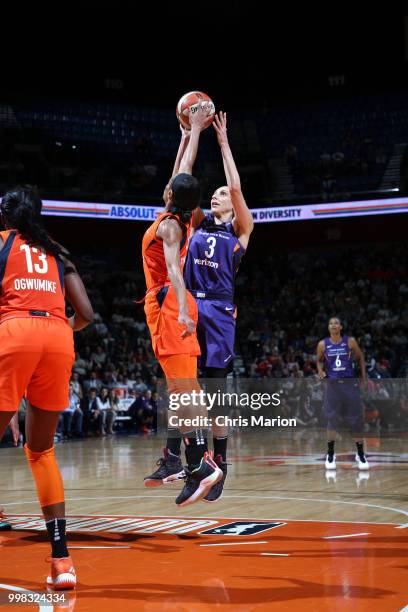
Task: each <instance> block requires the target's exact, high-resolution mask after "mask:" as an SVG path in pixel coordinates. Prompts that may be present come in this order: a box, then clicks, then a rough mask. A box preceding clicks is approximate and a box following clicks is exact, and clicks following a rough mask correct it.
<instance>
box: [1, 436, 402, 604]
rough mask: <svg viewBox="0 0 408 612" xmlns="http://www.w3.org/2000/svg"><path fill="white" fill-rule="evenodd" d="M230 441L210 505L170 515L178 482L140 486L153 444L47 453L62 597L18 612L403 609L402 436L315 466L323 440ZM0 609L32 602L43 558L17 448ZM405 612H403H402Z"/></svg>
mask: <svg viewBox="0 0 408 612" xmlns="http://www.w3.org/2000/svg"><path fill="white" fill-rule="evenodd" d="M277 433H278V432H274V435H272V434H270V433H266V432H265V434H258V435H257V436H256V437H254V436H252V437H251V434H239V433H238V432H235V433H234V434H233V436H232V439H231V441H230V448H229V460H230V462H231V466H230V468H229V475H228V478H227V483H226V487H225V493H224V496H223V498H222V499H221V500H220V501H219V502H218V503H216V504H206V503H203V502H199V503H197V504H195V505H192V506H190V507H187V508H182V509H179V508H177V506H176V505H175V503H174V499H175V497H176V495H177V492H178V489H179V487H180V486H181V485H180V484H176V485H167V486H163V487H159V488H157V489H153V490H152V489H145V488H144V487H143V476H145V475H147V474H148V473H150V472H151V471H152V469H153V467H154V462H155V460H156V459H157V458H158V456H159V455H160V451H161V446H162V444H161V441H160V439H157V438H150V437H147V438H136V437H123V436H116V437H106V438H103V439H88V440H85V441H83V442H81V441H80V442H69V443H64V444H59V445H58V446H57V454H58V458H59V462H60V466H61V471H62V474H63V477H64V480H65V485H66V498H67V513H68V516H69V521H68V524H69V543H70V546H71V552H72V556H73V558H74V561H75V565H76V570H77V574H78V581H79V584H78V588H77V591H76V594H75V595H71V596H70V599H69V600H68V599H67V601H66V602H65V603H61V604H60V605H54V606H47V607H44V606H43V607H39V606H38V605H21V604H20V605H18V606H13V605H11V606H10V605H9V607H8V608H5V609H16V610H17V609H18V610H54V611H58V610H79V611H81V610H97V611H98V612H99V611H102V612H103V611H105V610H115V609H118V610H119V609H120V610H158V611H159V610H172V611H173V610H174V611H186V612H190V611H191V612H195V611H197V612H199V611H203V610H213V609H214V610H215V609H220V610H240V611H241V610H242V611H244V610H245V611H246V610H248V611H252V610H254V611H258V610H281V609H286V610H299V609H302V610H307V611H309V610H310V611H315V610H316V611H320V610H322V611H323V610H329V609H330V610H340V609H342V610H357V611H359V610H361V611H368V610H370V611H371V610H376V611H377V610H386V611H390V612H391V611H397V612H398V611H400V610H404V609H405V608H406V606H408V586H407V585H408V580H407V577H408V572H407V570H408V493H407V492H408V486H407V485H408V469H407V468H408V450H407V439H406V438H404V437H400V438H392V437H388V438H369V439H367V452H368V458H369V461H370V464H371V469H370V471H369V473H368V474H365V473H364V474H362V473H359V472H358V470H357V468H356V467H355V465H354V461H353V459H354V448H353V442H352V441H351V439H349V438H348V437H347V436H344V437H343V438H342V439H341V440H340V441H339V442H338V443H337V448H336V452H337V464H338V469H337V471H336V474H335V475H333V474H326V472H325V469H324V461H323V458H324V449H325V442H324V434H322V433H321V432H312V431H308V432H307V435H303V436H298V435H290V434H286V435H285V436H283V435H276V434H277ZM0 476H1V481H0V482H1V487H0V504H1V505H3V506H4V507H5V510H6V513H7V516H8V517H9V520H10V522H12V524H13V530H12V531H10V532H1V533H0V604H1V603H4V602H5V601H6V600H5V598H6V597H7V596H8V595H9V594H10V593H17V592H26V591H31V592H39V591H44V586H43V585H44V583H43V580H44V578H45V576H46V573H47V569H48V565H47V563H45V558H46V557H47V555H48V554H49V547H48V544H47V542H46V539H45V537H44V528H43V522H42V520H41V517H40V516H39V507H38V503H37V501H36V497H35V490H34V486H33V482H32V480H31V475H30V473H29V471H28V468H27V467H26V464H25V458H24V456H23V452H22V449H11V448H2V449H0ZM406 610H408V607H407V608H406Z"/></svg>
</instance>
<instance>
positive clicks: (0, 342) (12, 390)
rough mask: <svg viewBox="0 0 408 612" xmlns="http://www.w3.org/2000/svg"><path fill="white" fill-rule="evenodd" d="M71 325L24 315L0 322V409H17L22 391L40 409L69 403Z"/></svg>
mask: <svg viewBox="0 0 408 612" xmlns="http://www.w3.org/2000/svg"><path fill="white" fill-rule="evenodd" d="M74 358H75V356H74V337H73V331H72V329H71V327H70V326H69V325H68V324H67V323H66V322H65V321H60V320H58V319H47V318H45V317H38V318H37V317H27V318H15V319H8V320H7V321H4V322H3V323H1V324H0V410H1V411H12V410H17V409H18V407H19V405H20V402H21V399H22V397H23V396H24V395H26V396H27V399H28V401H29V402H30V404H32V405H33V406H36V407H37V408H42V409H43V410H56V411H58V410H64V409H65V408H67V407H68V405H69V399H68V394H69V380H70V377H71V369H72V364H73V362H74Z"/></svg>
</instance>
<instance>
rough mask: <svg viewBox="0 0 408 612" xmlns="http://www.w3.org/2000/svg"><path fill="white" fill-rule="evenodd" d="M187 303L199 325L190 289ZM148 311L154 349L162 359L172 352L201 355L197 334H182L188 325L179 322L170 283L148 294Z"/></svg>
mask: <svg viewBox="0 0 408 612" xmlns="http://www.w3.org/2000/svg"><path fill="white" fill-rule="evenodd" d="M187 305H188V313H189V315H190V317H191V318H192V319H193V321H195V323H196V324H197V319H198V314H197V303H196V301H195V299H194V298H193V296H192V295H191V293H189V292H188V291H187ZM145 313H146V320H147V325H148V327H149V330H150V335H151V337H152V346H153V351H154V354H155V355H156V357H157V359H158V360H159V361H160V359H161V358H162V357H169V356H170V355H191V356H195V357H197V356H198V355H199V354H200V347H199V344H198V341H197V334H196V333H194V334H190V335H189V336H186V337H185V338H183V337H182V334H183V332H184V330H185V326H184V325H180V323H179V322H178V316H179V307H178V302H177V297H176V294H175V292H174V289H173V287H172V286H171V285H169V286H167V287H163V288H162V289H160V291H158V292H157V293H150V294H148V295H147V296H146V300H145Z"/></svg>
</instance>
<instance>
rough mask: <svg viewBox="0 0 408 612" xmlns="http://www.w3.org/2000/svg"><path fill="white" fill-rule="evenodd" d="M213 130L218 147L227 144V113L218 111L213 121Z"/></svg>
mask: <svg viewBox="0 0 408 612" xmlns="http://www.w3.org/2000/svg"><path fill="white" fill-rule="evenodd" d="M213 127H214V130H215V131H216V132H217V140H218V144H219V145H220V147H222V145H225V144H228V136H227V113H223V112H222V111H220V112H219V113H218V115H215V117H214V121H213Z"/></svg>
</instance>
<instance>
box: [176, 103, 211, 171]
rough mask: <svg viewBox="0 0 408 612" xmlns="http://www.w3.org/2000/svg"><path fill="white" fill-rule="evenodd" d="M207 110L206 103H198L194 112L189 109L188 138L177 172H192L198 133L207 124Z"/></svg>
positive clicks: (198, 137)
mask: <svg viewBox="0 0 408 612" xmlns="http://www.w3.org/2000/svg"><path fill="white" fill-rule="evenodd" d="M208 112H209V111H208V105H207V104H199V105H198V107H197V110H196V111H195V112H194V113H192V112H191V111H190V115H189V118H190V125H191V130H190V139H189V141H188V145H187V148H186V151H185V153H184V155H183V158H182V160H181V163H180V168H179V173H182V172H184V173H185V174H193V167H194V163H195V160H196V157H197V151H198V142H199V140H200V134H201V132H202V131H203V130H205V128H206V127H207V125H208Z"/></svg>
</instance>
